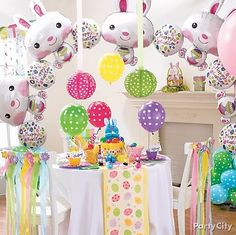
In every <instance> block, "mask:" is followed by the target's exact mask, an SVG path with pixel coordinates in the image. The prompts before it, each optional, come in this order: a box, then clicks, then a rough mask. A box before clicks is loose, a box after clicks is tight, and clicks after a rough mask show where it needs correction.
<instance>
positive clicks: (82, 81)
mask: <svg viewBox="0 0 236 235" xmlns="http://www.w3.org/2000/svg"><path fill="white" fill-rule="evenodd" d="M95 90H96V82H95V80H94V78H93V76H92V75H91V74H89V73H85V72H78V73H75V74H74V75H72V76H71V77H70V78H69V80H68V83H67V91H68V93H69V95H70V96H72V97H73V98H75V99H77V100H80V99H81V100H84V99H88V98H89V97H91V96H92V95H93V93H94V92H95Z"/></svg>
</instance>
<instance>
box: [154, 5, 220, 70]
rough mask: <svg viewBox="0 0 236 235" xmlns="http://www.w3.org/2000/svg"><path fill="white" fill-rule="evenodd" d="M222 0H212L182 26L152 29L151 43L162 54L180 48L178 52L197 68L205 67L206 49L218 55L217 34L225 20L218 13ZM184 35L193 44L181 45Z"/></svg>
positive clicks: (167, 54) (175, 51)
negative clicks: (187, 46) (187, 47)
mask: <svg viewBox="0 0 236 235" xmlns="http://www.w3.org/2000/svg"><path fill="white" fill-rule="evenodd" d="M223 3H224V0H213V1H212V3H211V5H210V7H209V8H208V9H207V11H201V12H199V13H196V14H193V15H191V16H190V17H189V18H188V19H187V20H186V21H185V22H184V24H183V27H182V29H180V28H179V27H178V26H176V25H171V24H169V25H165V26H163V27H162V28H161V29H160V30H158V31H157V32H156V33H155V40H154V44H155V46H156V48H157V49H158V51H159V52H160V53H162V54H163V55H165V56H169V55H173V54H175V53H177V52H179V56H180V57H182V58H185V59H186V61H187V62H188V63H189V64H190V65H193V66H196V67H199V69H200V70H204V69H206V68H207V64H206V62H205V60H206V58H207V53H210V54H213V55H215V56H217V55H218V50H217V38H218V34H219V31H220V28H221V26H222V24H223V22H224V20H223V19H221V18H220V17H219V16H218V15H217V14H218V12H219V10H220V8H221V7H222V5H223ZM184 38H186V39H188V40H189V41H190V42H191V43H192V44H193V45H192V47H190V48H189V49H187V50H186V49H185V48H182V49H181V47H182V45H183V41H184Z"/></svg>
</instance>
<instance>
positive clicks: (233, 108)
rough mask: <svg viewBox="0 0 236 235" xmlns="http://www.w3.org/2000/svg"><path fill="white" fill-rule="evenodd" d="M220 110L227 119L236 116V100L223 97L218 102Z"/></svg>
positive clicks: (230, 97)
mask: <svg viewBox="0 0 236 235" xmlns="http://www.w3.org/2000/svg"><path fill="white" fill-rule="evenodd" d="M218 110H219V112H220V113H221V114H222V115H223V116H224V117H226V118H230V117H233V116H235V115H236V100H235V98H234V97H232V96H223V97H221V98H220V99H219V100H218Z"/></svg>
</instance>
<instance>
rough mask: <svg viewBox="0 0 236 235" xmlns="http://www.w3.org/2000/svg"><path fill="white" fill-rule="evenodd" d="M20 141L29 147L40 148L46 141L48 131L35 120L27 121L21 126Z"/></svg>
mask: <svg viewBox="0 0 236 235" xmlns="http://www.w3.org/2000/svg"><path fill="white" fill-rule="evenodd" d="M18 137H19V141H20V143H21V144H22V145H24V146H25V147H27V148H38V147H40V146H42V145H43V144H44V143H45V141H46V131H45V129H44V128H43V127H41V126H40V125H39V124H38V123H37V122H35V121H27V122H25V123H23V124H22V125H21V126H20V129H19V133H18Z"/></svg>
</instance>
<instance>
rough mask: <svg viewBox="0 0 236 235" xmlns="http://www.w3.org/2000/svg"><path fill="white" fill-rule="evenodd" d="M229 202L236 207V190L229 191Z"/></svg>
mask: <svg viewBox="0 0 236 235" xmlns="http://www.w3.org/2000/svg"><path fill="white" fill-rule="evenodd" d="M229 201H230V202H231V203H232V204H233V205H234V206H236V188H234V189H230V190H229Z"/></svg>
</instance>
